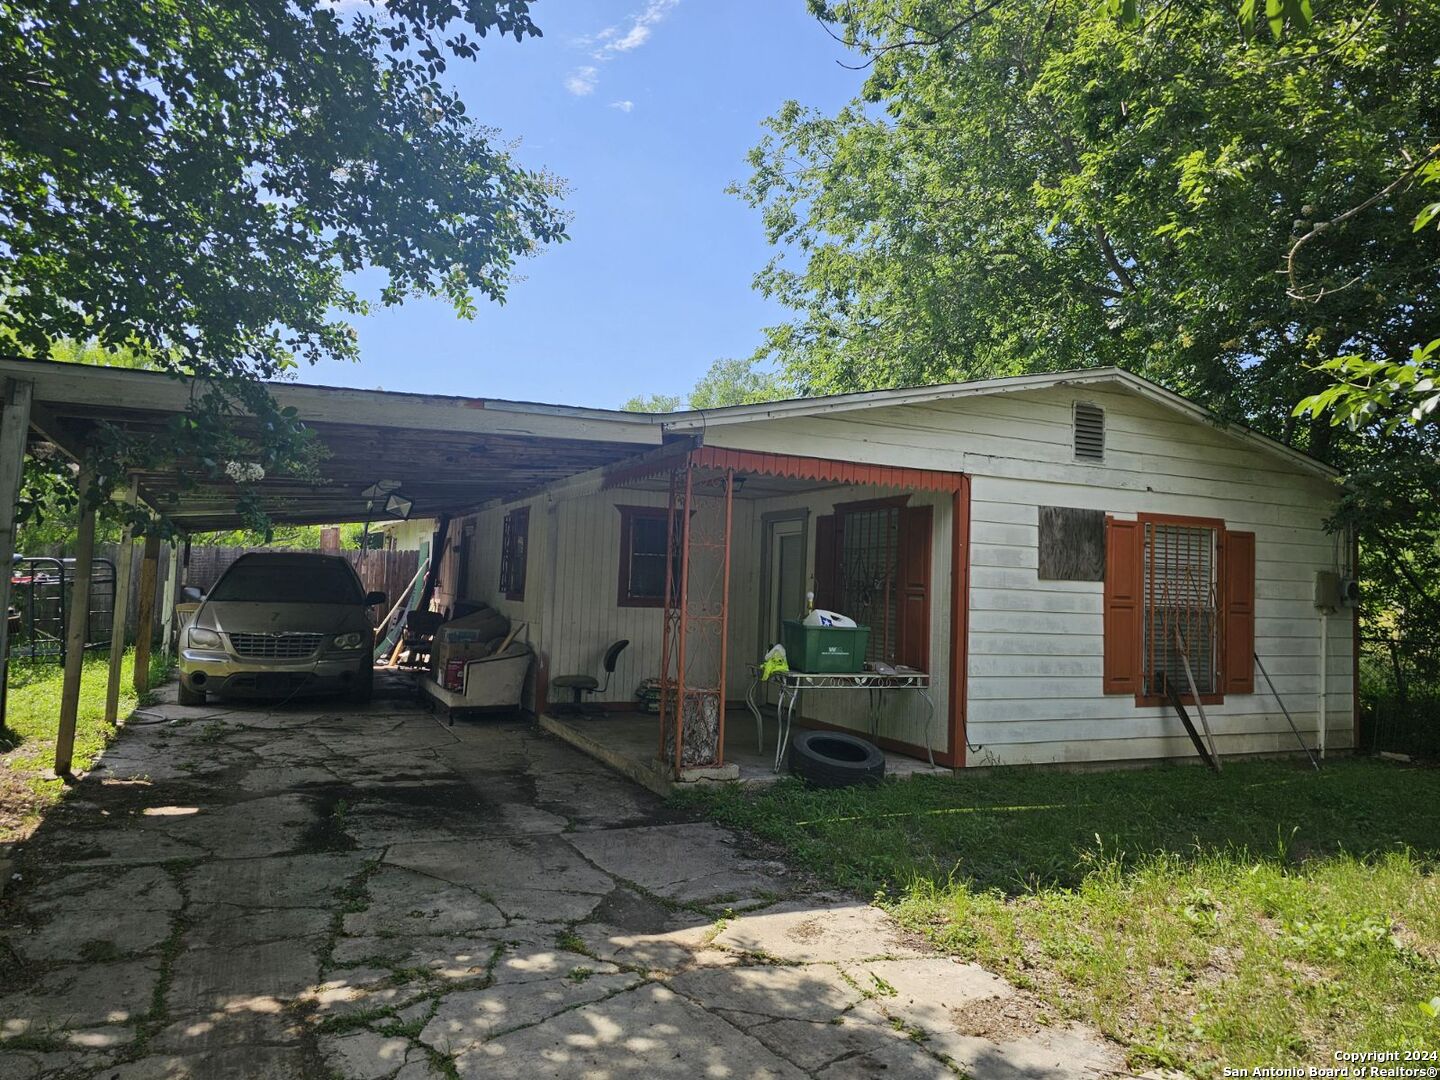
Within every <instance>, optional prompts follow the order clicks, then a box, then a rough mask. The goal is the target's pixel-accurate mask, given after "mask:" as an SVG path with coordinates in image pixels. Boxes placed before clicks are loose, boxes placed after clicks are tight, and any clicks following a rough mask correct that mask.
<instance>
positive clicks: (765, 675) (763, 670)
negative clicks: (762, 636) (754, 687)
mask: <svg viewBox="0 0 1440 1080" xmlns="http://www.w3.org/2000/svg"><path fill="white" fill-rule="evenodd" d="M789 670H790V662H789V661H788V660H786V659H785V657H784V655H783V654H782V655H780V656H767V657H766V658H765V662H764V663H763V664H762V665H761V666H760V681H761V682H765V681H766V680H768V679H770V678H771V677H772V676H774V675H777V674H779V673H780V672H782V671H789Z"/></svg>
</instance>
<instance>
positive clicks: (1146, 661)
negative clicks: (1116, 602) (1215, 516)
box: [1141, 521, 1220, 695]
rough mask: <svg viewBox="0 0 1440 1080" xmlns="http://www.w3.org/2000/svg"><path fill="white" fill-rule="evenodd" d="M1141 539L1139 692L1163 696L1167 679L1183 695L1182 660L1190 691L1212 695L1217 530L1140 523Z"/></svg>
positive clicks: (1216, 621)
mask: <svg viewBox="0 0 1440 1080" xmlns="http://www.w3.org/2000/svg"><path fill="white" fill-rule="evenodd" d="M1144 539H1145V547H1144V575H1143V581H1142V587H1143V589H1144V592H1143V596H1144V622H1143V629H1142V636H1143V649H1142V652H1141V659H1142V675H1143V678H1144V683H1145V689H1146V691H1147V692H1148V693H1150V694H1157V695H1158V694H1163V693H1164V689H1165V683H1166V682H1167V681H1168V682H1169V683H1170V684H1171V685H1173V686H1175V687H1176V688H1177V689H1178V690H1179V691H1180V693H1182V694H1188V693H1189V691H1190V688H1189V680H1188V679H1187V677H1186V672H1185V659H1186V658H1188V659H1189V662H1190V676H1192V677H1193V678H1194V680H1195V689H1196V691H1197V692H1199V693H1201V694H1212V693H1215V692H1216V691H1217V690H1218V678H1219V671H1218V667H1219V664H1218V654H1219V642H1220V617H1219V600H1218V572H1217V564H1218V562H1219V559H1218V557H1217V556H1218V551H1219V536H1218V533H1217V530H1216V529H1214V528H1210V527H1208V526H1204V525H1190V524H1181V523H1170V522H1161V521H1150V522H1146V523H1145V538H1144ZM1182 649H1183V652H1182Z"/></svg>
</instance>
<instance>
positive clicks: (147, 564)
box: [135, 533, 160, 694]
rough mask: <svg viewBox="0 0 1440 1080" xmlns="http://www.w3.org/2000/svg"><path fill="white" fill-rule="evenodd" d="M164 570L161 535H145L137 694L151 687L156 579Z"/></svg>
mask: <svg viewBox="0 0 1440 1080" xmlns="http://www.w3.org/2000/svg"><path fill="white" fill-rule="evenodd" d="M159 571H160V537H159V535H158V534H156V533H150V534H149V535H147V536H146V537H145V554H144V556H143V557H142V558H141V559H140V596H139V599H138V601H137V603H138V606H137V608H136V614H135V693H137V694H143V693H145V692H146V691H147V690H149V689H150V642H151V640H152V639H153V638H154V636H155V579H156V578H157V577H159Z"/></svg>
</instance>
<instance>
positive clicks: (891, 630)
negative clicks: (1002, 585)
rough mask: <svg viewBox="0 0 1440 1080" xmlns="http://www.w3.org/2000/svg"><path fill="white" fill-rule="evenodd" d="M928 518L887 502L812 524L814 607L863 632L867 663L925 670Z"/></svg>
mask: <svg viewBox="0 0 1440 1080" xmlns="http://www.w3.org/2000/svg"><path fill="white" fill-rule="evenodd" d="M932 518H933V515H932V512H931V508H930V507H928V506H913V507H909V506H905V505H903V500H898V499H889V500H877V501H875V502H864V503H850V504H841V505H839V506H837V507H836V508H835V514H834V515H833V516H830V515H826V516H825V517H822V518H819V519H817V521H816V530H815V544H816V551H815V579H816V580H815V603H816V606H817V607H822V608H827V609H830V610H832V611H838V612H839V613H840V614H842V615H848V616H849V617H850V618H852V619H854V620H855V621H856V622H857V623H860V624H861V625H862V626H868V627H870V641H869V646H868V649H867V651H866V657H865V658H866V659H867V660H871V661H879V662H881V663H886V664H896V665H900V664H903V665H905V666H907V667H913V668H916V669H918V670H920V671H928V670H930V552H931V526H932Z"/></svg>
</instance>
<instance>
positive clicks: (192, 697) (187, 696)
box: [177, 679, 205, 705]
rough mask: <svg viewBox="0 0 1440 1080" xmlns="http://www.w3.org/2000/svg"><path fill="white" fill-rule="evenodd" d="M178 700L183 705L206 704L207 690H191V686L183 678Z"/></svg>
mask: <svg viewBox="0 0 1440 1080" xmlns="http://www.w3.org/2000/svg"><path fill="white" fill-rule="evenodd" d="M177 700H178V701H179V702H180V704H181V705H204V704H205V691H204V690H191V689H190V687H188V686H186V685H185V680H184V679H181V680H180V693H179V695H178V697H177Z"/></svg>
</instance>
